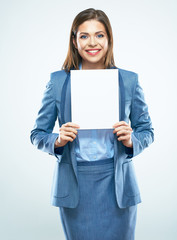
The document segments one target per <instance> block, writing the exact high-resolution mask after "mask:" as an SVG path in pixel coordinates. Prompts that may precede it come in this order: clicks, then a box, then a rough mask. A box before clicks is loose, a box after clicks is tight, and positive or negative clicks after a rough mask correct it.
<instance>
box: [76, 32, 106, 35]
mask: <svg viewBox="0 0 177 240" xmlns="http://www.w3.org/2000/svg"><path fill="white" fill-rule="evenodd" d="M98 33H104V34H106V33H105V32H104V31H98V32H96V33H95V34H98ZM81 34H86V35H89V33H88V32H80V33H79V35H81Z"/></svg>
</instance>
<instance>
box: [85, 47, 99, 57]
mask: <svg viewBox="0 0 177 240" xmlns="http://www.w3.org/2000/svg"><path fill="white" fill-rule="evenodd" d="M85 51H86V53H87V54H89V55H91V56H95V55H97V54H98V53H99V52H100V51H101V49H100V48H93V49H87V50H85Z"/></svg>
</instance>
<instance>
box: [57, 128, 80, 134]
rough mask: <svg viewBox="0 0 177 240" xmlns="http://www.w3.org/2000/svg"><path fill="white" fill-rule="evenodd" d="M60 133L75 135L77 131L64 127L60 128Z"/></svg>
mask: <svg viewBox="0 0 177 240" xmlns="http://www.w3.org/2000/svg"><path fill="white" fill-rule="evenodd" d="M59 131H60V132H62V131H63V132H73V133H75V134H77V130H76V129H75V128H72V127H64V126H62V127H61V128H60V129H59Z"/></svg>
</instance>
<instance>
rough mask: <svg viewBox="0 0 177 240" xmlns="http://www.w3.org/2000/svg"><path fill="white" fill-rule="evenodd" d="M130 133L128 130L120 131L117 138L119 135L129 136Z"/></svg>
mask: <svg viewBox="0 0 177 240" xmlns="http://www.w3.org/2000/svg"><path fill="white" fill-rule="evenodd" d="M131 133H132V131H129V130H122V131H119V132H117V133H116V134H117V136H121V135H124V136H125V135H131Z"/></svg>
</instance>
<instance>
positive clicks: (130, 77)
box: [118, 68, 138, 82]
mask: <svg viewBox="0 0 177 240" xmlns="http://www.w3.org/2000/svg"><path fill="white" fill-rule="evenodd" d="M118 70H119V72H120V75H121V77H122V78H123V81H130V82H132V81H136V80H137V78H138V74H137V73H135V72H132V71H128V70H125V69H121V68H118Z"/></svg>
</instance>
